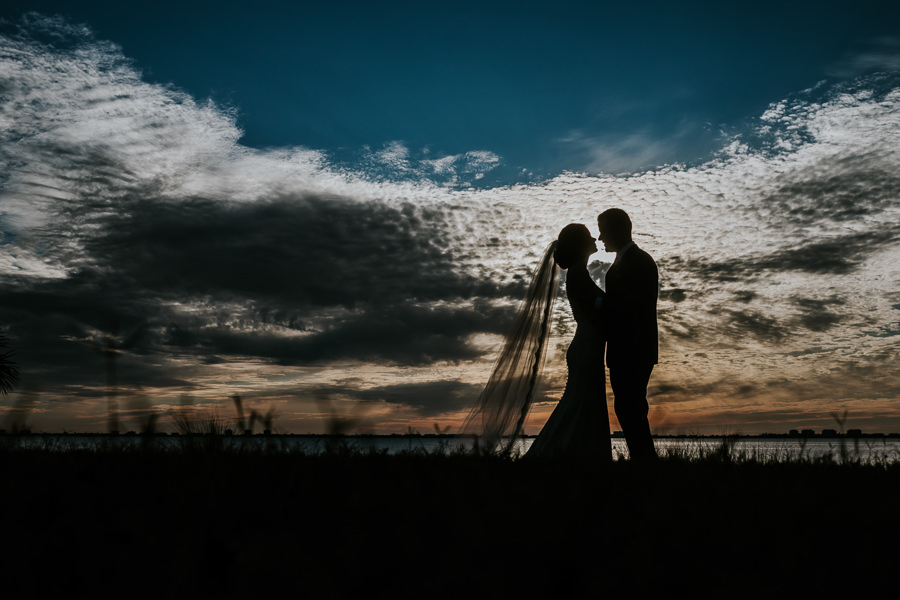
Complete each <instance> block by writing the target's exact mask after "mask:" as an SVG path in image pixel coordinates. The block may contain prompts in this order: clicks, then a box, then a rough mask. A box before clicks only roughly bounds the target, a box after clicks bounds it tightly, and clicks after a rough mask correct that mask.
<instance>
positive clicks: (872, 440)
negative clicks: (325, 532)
mask: <svg viewBox="0 0 900 600" xmlns="http://www.w3.org/2000/svg"><path fill="white" fill-rule="evenodd" d="M533 440H534V438H526V439H522V440H519V441H518V442H517V443H516V445H515V447H514V451H515V452H517V453H519V454H524V453H525V452H526V451H527V450H528V448H529V447H530V446H531V444H532V442H533ZM148 441H149V442H151V443H152V444H153V445H154V446H155V447H157V448H161V449H167V450H174V451H177V450H181V449H182V448H184V447H185V446H186V445H190V444H195V445H197V446H200V447H205V446H206V445H207V444H209V442H210V440H209V439H208V438H203V437H199V436H198V437H186V436H175V435H162V436H154V437H153V438H151V439H150V440H147V439H146V438H145V437H143V436H137V435H117V436H110V435H97V434H63V435H54V434H36V435H26V436H12V435H7V436H0V444H4V443H5V444H9V445H15V446H17V447H20V448H42V449H50V450H55V451H60V452H66V451H72V450H97V449H106V448H137V447H140V446H141V445H142V444H144V443H146V442H148ZM217 441H218V442H221V445H222V446H223V447H225V448H229V449H235V450H248V451H253V450H266V451H283V452H306V453H319V452H325V451H328V450H330V449H332V450H333V449H339V448H341V447H346V448H348V449H351V450H358V451H361V452H370V451H372V452H384V453H387V454H396V453H399V452H410V451H412V452H421V453H428V454H430V453H436V452H445V453H452V452H454V451H459V450H463V449H468V448H471V446H472V440H471V438H456V437H452V436H450V437H437V436H360V437H353V436H348V437H340V438H335V437H327V436H313V435H272V436H264V435H254V436H222V437H220V438H218V440H217ZM654 442H655V444H656V449H657V452H658V453H659V454H660V455H662V456H664V455H666V454H669V453H672V454H676V455H678V456H686V457H689V458H699V457H702V456H705V455H709V454H711V453H714V452H716V451H717V450H719V449H721V448H722V447H723V444H725V443H727V446H728V448H729V450H730V454H731V456H733V457H736V458H750V457H752V458H757V459H759V460H763V461H773V460H786V459H792V460H797V459H805V460H810V459H812V460H815V459H820V458H823V457H826V456H831V457H832V458H834V459H835V460H836V461H841V460H842V456H843V457H847V458H848V459H850V460H853V461H856V460H857V458H858V459H859V460H860V461H862V462H864V463H893V462H896V461H898V460H900V438H896V437H890V438H888V437H868V438H867V437H863V438H755V437H746V438H720V437H706V438H656V439H655V440H654ZM612 451H613V458H614V459H619V458H623V457H627V456H628V447H627V446H626V444H625V440H624V439H621V438H614V439H613V440H612Z"/></svg>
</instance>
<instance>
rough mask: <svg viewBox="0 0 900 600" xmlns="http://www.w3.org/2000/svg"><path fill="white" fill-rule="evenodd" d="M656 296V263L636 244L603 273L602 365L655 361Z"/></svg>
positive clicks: (657, 357) (626, 364) (623, 364)
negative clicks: (604, 354)
mask: <svg viewBox="0 0 900 600" xmlns="http://www.w3.org/2000/svg"><path fill="white" fill-rule="evenodd" d="M658 296H659V271H658V270H657V268H656V263H655V262H654V261H653V258H651V257H650V255H649V254H647V253H646V252H644V251H643V250H641V249H640V248H638V247H637V246H636V245H635V246H632V247H631V248H629V249H628V251H627V252H625V254H623V255H622V257H621V258H620V259H619V260H618V261H616V262H615V263H613V265H612V266H611V267H610V268H609V270H607V272H606V296H605V297H604V298H603V302H602V303H601V305H600V316H601V322H602V326H603V332H604V337H605V338H606V366H608V367H609V368H611V369H612V368H615V367H617V366H628V365H631V366H636V365H648V366H649V365H655V364H656V363H657V362H659V339H658V330H657V325H656V301H657V297H658Z"/></svg>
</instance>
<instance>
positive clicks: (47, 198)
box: [0, 16, 900, 430]
mask: <svg viewBox="0 0 900 600" xmlns="http://www.w3.org/2000/svg"><path fill="white" fill-rule="evenodd" d="M2 36H3V39H2V40H0V42H2V43H0V62H2V65H0V73H2V75H0V100H2V101H0V164H2V171H0V277H2V280H3V284H4V294H3V296H2V298H0V323H2V324H5V325H6V326H8V328H9V332H10V336H11V339H12V341H13V343H14V345H15V346H16V347H17V348H18V350H19V355H18V356H19V362H20V364H21V366H22V367H23V374H24V378H23V379H24V383H25V384H26V385H27V386H29V387H30V388H32V389H35V390H37V391H39V392H40V393H41V395H42V396H41V397H42V398H43V399H44V400H42V402H44V403H45V406H49V405H50V404H53V406H55V407H56V409H55V410H58V411H68V412H67V413H66V414H68V415H69V417H68V418H71V419H74V420H75V422H77V423H79V424H80V425H72V426H71V427H73V428H80V427H82V428H90V427H94V428H102V422H103V420H102V414H101V412H102V411H101V410H100V409H99V408H98V409H96V410H94V409H89V408H88V404H89V402H90V399H92V398H93V399H97V398H100V397H102V395H103V394H104V393H105V390H106V378H105V372H104V363H103V358H102V351H101V350H102V348H103V346H104V344H108V343H110V340H111V339H114V340H118V341H119V342H121V341H122V340H124V339H125V338H126V337H127V336H128V335H129V333H131V332H134V331H137V330H139V329H140V331H141V332H142V333H141V335H140V340H139V341H138V342H136V343H135V344H134V345H133V346H129V347H128V348H123V349H121V351H120V352H119V354H118V356H119V358H118V362H117V365H118V381H119V385H120V386H121V387H122V389H123V393H124V392H128V393H146V394H151V395H152V396H153V397H154V398H157V399H158V401H159V403H160V404H161V405H162V404H166V403H171V402H173V399H174V398H175V397H177V396H178V395H179V394H184V393H191V394H194V395H195V396H196V397H197V398H199V399H203V400H214V399H217V398H218V399H222V398H226V397H227V396H228V395H229V394H230V393H233V392H237V393H241V394H243V395H244V396H245V397H247V398H251V399H252V398H265V399H267V401H271V402H277V403H280V404H279V406H282V407H283V411H282V412H283V414H284V415H285V417H284V419H285V421H284V423H285V428H288V429H290V428H292V427H293V428H295V429H299V430H304V429H303V428H304V427H307V426H309V427H312V426H313V425H308V424H309V423H313V421H314V412H315V408H314V405H313V404H312V403H311V402H312V401H311V400H310V401H307V400H305V398H311V397H312V394H313V393H314V391H315V390H321V389H322V386H323V385H326V384H329V385H331V386H332V388H331V389H332V390H333V393H334V394H335V395H336V397H340V398H345V399H347V400H361V401H366V402H373V403H380V404H379V405H380V406H381V410H382V414H383V415H384V417H385V419H387V420H391V419H394V420H395V421H396V419H397V418H399V417H397V415H399V414H402V415H404V417H403V418H405V419H407V421H408V422H410V423H418V422H419V421H416V419H420V420H422V421H421V422H428V420H434V419H447V420H448V422H452V421H453V420H454V419H457V418H458V417H459V415H460V413H461V412H462V413H464V412H465V409H466V408H467V406H468V405H467V403H468V402H470V401H474V399H475V397H476V396H477V390H478V389H479V386H480V385H481V384H483V382H484V380H485V379H486V377H487V373H488V371H489V369H490V363H491V360H492V357H493V352H494V351H495V350H496V347H497V343H498V342H499V340H500V339H502V336H503V335H504V334H505V332H506V328H507V327H508V326H509V323H510V322H511V320H512V313H513V312H514V310H515V305H516V303H517V302H518V300H519V298H521V297H522V295H523V294H524V290H525V286H526V285H527V283H528V277H529V273H530V270H531V268H532V266H533V265H534V263H535V262H536V260H537V257H538V256H539V254H540V253H541V251H542V250H543V247H544V246H545V245H546V244H547V243H549V242H550V241H551V240H552V239H553V238H554V237H555V235H556V233H557V232H558V231H559V229H561V228H562V227H563V226H564V225H565V224H566V223H568V222H583V223H586V224H588V225H589V226H591V227H594V226H595V223H594V218H595V215H596V214H598V213H599V212H600V211H601V210H602V209H604V208H607V207H609V206H619V207H622V208H624V209H626V210H627V211H628V212H629V213H630V214H631V215H632V217H633V220H634V222H635V227H636V232H637V233H636V240H637V242H638V243H639V244H640V245H641V246H643V247H645V248H646V249H648V250H649V251H650V252H651V254H653V255H654V256H655V257H656V259H657V261H658V263H659V266H660V271H661V277H662V281H661V284H662V290H661V302H660V325H661V342H662V348H663V360H662V363H661V364H660V366H659V367H658V368H657V371H656V374H655V375H654V385H655V386H656V387H655V388H653V390H652V392H653V393H654V403H655V405H656V406H658V407H660V408H659V410H660V411H664V412H665V415H664V416H665V419H666V420H667V421H666V422H669V423H671V424H673V426H684V427H688V426H691V424H709V423H712V422H714V421H715V420H716V419H722V420H726V419H728V418H736V417H734V415H739V416H740V418H741V419H743V420H744V421H745V422H760V423H762V422H765V423H768V422H769V421H766V420H765V419H762V418H761V417H760V418H759V419H757V418H756V417H754V416H753V415H763V414H770V413H771V414H780V413H779V411H782V409H783V411H784V413H785V414H787V413H788V412H792V411H793V413H796V414H802V415H812V414H817V413H816V411H818V412H819V413H824V414H827V413H828V412H829V411H831V410H835V408H836V407H838V406H851V407H855V408H856V409H857V410H859V411H860V412H861V413H862V412H863V411H867V412H866V413H865V414H873V415H874V414H875V413H874V412H873V411H872V409H866V408H864V406H865V401H870V402H873V403H874V404H877V403H878V402H876V401H880V400H879V399H888V398H896V397H897V393H898V391H900V376H898V372H897V370H896V368H895V367H894V366H893V364H892V360H891V358H892V356H893V355H894V351H895V349H896V335H897V332H898V331H900V310H898V309H897V306H900V304H898V303H900V299H898V296H900V293H898V292H897V290H898V289H900V287H898V283H900V281H898V279H900V275H898V272H897V270H896V266H895V265H896V264H897V261H898V259H900V246H898V235H900V226H898V225H897V224H898V223H900V219H898V216H900V215H898V208H900V198H898V195H900V185H898V177H897V175H896V173H898V172H900V169H898V167H900V154H898V152H900V150H898V148H900V145H898V143H897V142H898V135H900V134H898V132H900V80H898V78H897V76H896V75H892V74H890V73H888V74H885V73H880V74H875V75H867V76H865V77H863V78H860V79H856V80H852V81H848V82H845V83H841V84H836V85H831V86H819V87H817V88H814V89H811V90H807V91H804V92H801V93H798V94H797V95H796V96H794V97H792V98H788V99H784V100H782V101H778V102H775V103H773V104H772V105H771V106H770V107H769V109H768V110H767V111H765V113H764V114H762V115H760V117H759V119H758V120H757V121H756V122H755V123H754V124H753V127H752V128H750V129H748V130H747V131H744V132H741V133H740V134H739V135H736V136H734V137H732V138H731V139H729V140H728V141H727V143H726V144H725V145H724V146H723V148H722V149H721V150H720V151H719V152H718V153H717V154H716V155H715V156H713V157H712V158H710V160H708V161H707V162H704V163H703V164H700V165H697V166H692V167H686V166H683V165H678V164H671V165H668V166H665V167H662V168H658V169H653V170H649V171H643V172H638V173H633V174H629V175H621V176H612V175H602V176H589V175H586V174H580V173H572V172H567V173H563V174H560V175H558V176H556V177H553V178H551V179H547V180H544V181H540V182H533V181H530V180H523V183H519V184H513V185H506V186H501V187H484V186H482V187H470V185H469V184H470V183H473V182H478V181H483V178H484V175H485V174H486V173H491V172H492V171H493V170H494V169H497V168H502V158H501V157H498V156H496V155H495V154H493V153H491V152H489V151H487V150H473V151H472V152H470V153H466V154H461V155H453V156H444V157H434V156H431V155H429V154H428V153H427V152H426V151H418V150H417V151H412V150H410V149H408V148H406V147H405V146H404V145H403V144H402V143H400V142H393V143H388V144H386V145H385V146H384V147H383V148H381V149H377V150H371V149H363V150H362V151H361V154H360V156H361V158H360V159H359V160H358V161H357V162H355V163H352V164H351V163H348V162H346V161H344V162H341V161H338V160H336V159H333V158H332V157H330V156H329V155H328V154H327V153H325V152H321V151H317V150H311V149H307V148H301V147H297V148H283V149H270V150H258V149H253V148H248V147H245V146H242V145H241V144H240V142H239V140H240V138H241V131H240V128H239V126H238V122H237V119H236V115H235V112H234V111H233V110H231V109H229V108H227V107H221V106H218V105H216V104H214V103H211V102H199V101H197V100H196V99H194V98H191V97H190V96H188V95H186V94H184V93H182V92H180V91H179V90H178V89H176V88H174V87H171V86H161V85H155V84H149V83H146V82H145V81H144V80H143V79H142V77H141V74H140V73H139V72H138V71H137V70H136V69H135V68H134V66H133V65H132V64H131V62H130V61H129V60H128V59H127V58H126V57H125V56H123V54H122V52H121V50H120V49H119V48H117V47H116V46H115V45H113V44H109V43H106V42H102V41H99V40H97V39H95V38H94V37H93V36H92V35H91V33H90V32H89V31H87V30H86V29H84V28H80V27H75V26H71V25H69V24H67V23H65V22H62V21H60V20H57V19H47V18H43V17H37V16H31V17H29V18H27V19H26V20H24V21H23V22H21V23H19V24H17V25H15V26H7V27H6V30H5V31H4V32H3V34H2ZM594 142H596V140H594ZM643 146H644V144H641V147H643ZM647 148H649V150H647V151H648V152H650V151H653V146H652V145H648V146H647ZM597 152H601V153H602V152H603V149H602V148H598V149H597ZM611 259H612V257H611V256H606V255H603V254H602V253H601V254H600V255H598V261H597V262H595V263H594V264H593V266H592V268H593V270H594V272H595V274H596V276H597V277H598V279H602V272H603V270H604V264H605V263H608V262H609V261H611ZM572 331H574V329H573V324H572V323H571V320H570V318H569V317H568V316H567V315H566V314H565V311H564V309H563V310H562V311H561V312H560V317H559V320H558V323H557V327H556V339H557V340H558V344H557V346H558V347H559V353H558V355H557V356H556V357H555V362H553V363H552V364H551V365H550V367H549V369H548V379H549V380H550V381H551V382H552V384H551V385H550V386H549V388H548V391H547V398H548V399H552V398H554V397H558V395H559V392H560V387H561V385H562V381H563V379H562V374H563V373H564V369H563V364H562V358H561V352H562V351H563V350H564V348H565V346H566V343H567V339H568V337H570V336H571V332H572ZM117 343H118V342H117ZM349 372H352V373H353V376H352V377H351V378H349V379H348V378H347V374H348V373H349ZM873 373H874V374H875V375H873ZM348 381H352V384H349V383H347V382H348ZM141 390H143V391H141ZM468 396H471V397H470V398H469V397H468ZM38 404H40V403H38ZM874 404H872V405H870V406H873V405H874ZM879 406H881V405H879ZM60 407H63V408H60ZM48 410H49V409H48ZM879 411H880V412H878V414H877V415H876V416H873V417H872V418H873V419H880V421H878V422H879V423H884V424H885V425H884V426H885V427H887V426H888V425H890V424H893V423H897V425H898V426H900V420H898V416H900V415H898V414H895V412H894V408H893V405H891V404H888V405H886V407H883V408H880V409H879ZM391 415H394V416H393V417H392V416H391ZM727 415H731V416H727ZM662 417H663V415H662V413H661V414H660V418H662ZM773 418H774V417H773ZM79 419H80V420H79ZM291 419H293V420H291ZM537 426H539V424H538V425H537ZM698 426H699V425H698ZM760 426H762V425H760ZM785 428H786V427H785ZM898 428H900V427H898Z"/></svg>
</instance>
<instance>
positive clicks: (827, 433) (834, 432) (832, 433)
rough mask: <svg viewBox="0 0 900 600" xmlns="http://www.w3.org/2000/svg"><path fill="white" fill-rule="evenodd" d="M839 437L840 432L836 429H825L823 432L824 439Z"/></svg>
mask: <svg viewBox="0 0 900 600" xmlns="http://www.w3.org/2000/svg"><path fill="white" fill-rule="evenodd" d="M837 435H838V432H837V430H836V429H823V430H822V437H830V438H833V437H837Z"/></svg>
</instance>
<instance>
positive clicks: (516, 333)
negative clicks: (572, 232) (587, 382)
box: [460, 242, 561, 452]
mask: <svg viewBox="0 0 900 600" xmlns="http://www.w3.org/2000/svg"><path fill="white" fill-rule="evenodd" d="M556 245H557V243H556V242H552V243H551V244H550V245H549V246H547V249H546V250H544V255H543V256H542V257H541V262H540V264H539V265H538V266H537V268H536V269H535V271H534V275H533V276H532V279H531V285H530V286H528V292H527V293H526V295H525V300H524V301H523V302H522V305H521V306H520V307H519V312H518V313H517V314H516V320H515V323H514V324H513V328H512V331H511V332H510V333H509V336H508V337H507V338H506V343H505V344H504V346H503V350H502V351H501V352H500V355H499V356H498V357H497V362H496V363H494V369H493V371H491V377H490V379H488V382H487V385H486V386H485V388H484V391H483V392H482V393H481V396H480V397H479V398H478V402H476V403H475V406H474V407H473V408H472V411H471V412H470V413H469V416H468V418H467V419H466V421H465V424H464V425H463V427H462V429H461V431H460V433H461V434H463V435H475V436H477V437H476V440H477V441H476V443H477V444H479V445H480V447H481V449H484V450H487V451H489V452H492V451H494V450H496V449H498V447H499V448H500V449H502V451H503V452H509V451H510V450H511V449H512V446H513V444H514V443H515V441H516V439H517V437H518V436H519V435H520V434H521V433H522V427H523V426H524V424H525V417H526V416H527V415H528V411H529V409H530V408H531V403H532V401H533V400H534V393H535V389H536V387H537V384H538V381H539V380H540V375H541V370H542V369H543V366H544V360H545V358H546V354H547V340H548V338H549V337H550V335H549V334H550V324H551V318H552V316H553V305H554V304H555V301H556V294H557V292H558V290H559V277H560V272H561V270H560V269H559V268H557V266H556V261H555V260H554V258H553V253H554V252H555V250H556Z"/></svg>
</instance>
